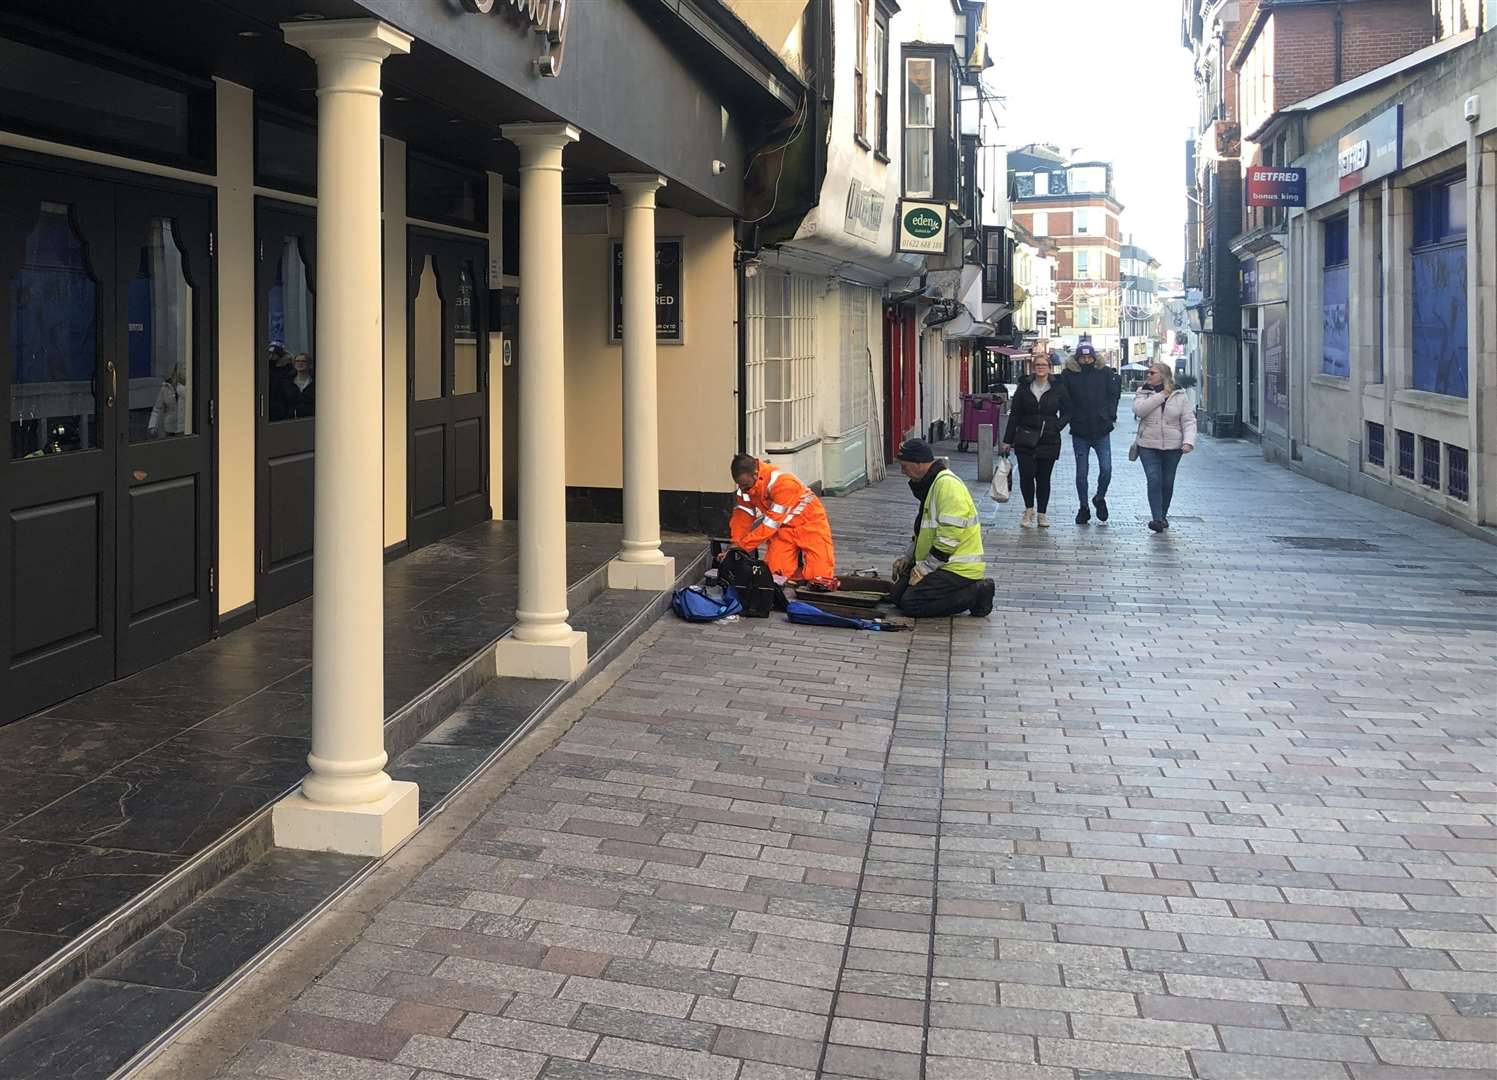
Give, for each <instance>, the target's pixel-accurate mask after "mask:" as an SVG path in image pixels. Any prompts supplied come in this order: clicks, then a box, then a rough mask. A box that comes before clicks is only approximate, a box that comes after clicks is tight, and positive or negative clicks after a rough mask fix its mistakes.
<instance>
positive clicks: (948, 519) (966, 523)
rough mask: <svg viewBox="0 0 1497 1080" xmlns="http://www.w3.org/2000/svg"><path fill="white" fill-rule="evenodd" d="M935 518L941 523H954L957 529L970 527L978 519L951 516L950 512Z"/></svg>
mask: <svg viewBox="0 0 1497 1080" xmlns="http://www.w3.org/2000/svg"><path fill="white" fill-rule="evenodd" d="M936 520H937V521H938V522H940V523H941V524H942V525H955V526H956V527H957V528H959V529H970V528H971V527H972V526H973V525H976V524H977V521H978V519H977V518H975V517H952V516H951V515H950V514H942V515H941V516H940V517H938V518H937V519H936Z"/></svg>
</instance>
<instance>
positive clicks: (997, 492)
mask: <svg viewBox="0 0 1497 1080" xmlns="http://www.w3.org/2000/svg"><path fill="white" fill-rule="evenodd" d="M1013 471H1014V466H1013V462H1012V461H1010V460H1009V457H1008V455H1007V454H1004V455H1003V456H1002V457H1001V458H999V459H998V460H997V461H996V462H994V463H993V486H992V488H990V489H989V492H988V493H989V494H990V495H992V496H993V499H994V501H996V502H1008V495H1009V490H1010V484H1009V480H1010V478H1011V476H1012V475H1013Z"/></svg>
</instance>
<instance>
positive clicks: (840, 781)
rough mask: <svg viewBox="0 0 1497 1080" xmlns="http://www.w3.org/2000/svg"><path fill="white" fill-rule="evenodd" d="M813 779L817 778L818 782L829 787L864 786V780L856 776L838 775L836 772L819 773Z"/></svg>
mask: <svg viewBox="0 0 1497 1080" xmlns="http://www.w3.org/2000/svg"><path fill="white" fill-rule="evenodd" d="M811 779H813V780H815V781H816V782H817V783H818V784H824V785H825V786H827V787H851V788H856V787H862V786H863V781H861V780H859V779H858V778H857V777H855V776H838V775H837V774H836V773H817V774H816V775H815V776H813V777H811Z"/></svg>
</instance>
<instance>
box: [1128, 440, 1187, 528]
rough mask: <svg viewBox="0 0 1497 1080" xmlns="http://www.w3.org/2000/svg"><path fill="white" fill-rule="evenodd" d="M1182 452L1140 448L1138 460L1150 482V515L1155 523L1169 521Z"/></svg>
mask: <svg viewBox="0 0 1497 1080" xmlns="http://www.w3.org/2000/svg"><path fill="white" fill-rule="evenodd" d="M1181 453H1182V451H1180V450H1151V449H1150V448H1148V447H1147V446H1140V447H1139V448H1138V460H1139V463H1140V464H1141V465H1143V467H1144V476H1145V477H1146V478H1147V479H1148V482H1149V513H1150V514H1151V515H1152V517H1151V520H1153V521H1167V520H1169V514H1170V499H1171V498H1173V497H1174V494H1175V470H1176V469H1178V468H1179V467H1180V455H1181Z"/></svg>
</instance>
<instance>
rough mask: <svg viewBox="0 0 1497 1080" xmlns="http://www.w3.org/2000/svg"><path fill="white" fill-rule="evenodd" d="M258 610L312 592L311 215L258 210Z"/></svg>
mask: <svg viewBox="0 0 1497 1080" xmlns="http://www.w3.org/2000/svg"><path fill="white" fill-rule="evenodd" d="M255 230H256V242H255V257H256V263H255V316H256V318H255V322H256V330H255V340H256V343H257V349H258V356H257V358H256V362H255V379H256V387H255V393H256V398H255V401H256V420H255V608H256V611H257V613H258V614H260V615H264V614H266V613H267V612H271V611H274V610H275V609H277V608H280V607H284V606H286V605H287V604H290V603H293V602H295V601H297V600H300V599H302V598H303V597H307V596H310V595H311V594H312V507H313V464H312V463H313V457H312V450H313V444H314V442H315V440H316V433H317V429H316V420H315V416H316V411H317V352H316V348H315V345H316V340H317V339H316V296H315V293H314V285H315V281H316V262H315V260H316V241H317V219H316V217H315V216H314V215H313V214H312V213H311V211H307V212H305V213H299V212H296V211H293V210H290V209H285V208H282V207H279V206H273V205H270V204H265V203H262V204H261V205H259V206H258V207H257V208H256V214H255Z"/></svg>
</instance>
